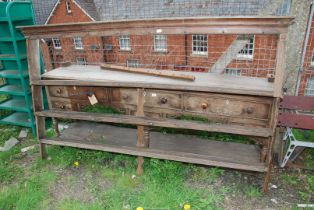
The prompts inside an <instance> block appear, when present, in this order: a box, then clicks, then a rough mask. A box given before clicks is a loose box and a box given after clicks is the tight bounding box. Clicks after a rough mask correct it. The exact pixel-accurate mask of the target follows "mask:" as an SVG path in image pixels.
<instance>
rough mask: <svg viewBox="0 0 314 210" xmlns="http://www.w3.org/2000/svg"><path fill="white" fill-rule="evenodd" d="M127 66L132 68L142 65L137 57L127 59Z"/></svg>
mask: <svg viewBox="0 0 314 210" xmlns="http://www.w3.org/2000/svg"><path fill="white" fill-rule="evenodd" d="M126 66H127V67H131V68H139V67H140V61H139V60H137V59H128V60H127V61H126Z"/></svg>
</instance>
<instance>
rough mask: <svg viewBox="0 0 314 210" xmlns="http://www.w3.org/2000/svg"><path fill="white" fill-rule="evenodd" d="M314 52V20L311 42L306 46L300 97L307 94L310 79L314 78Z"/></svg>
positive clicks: (313, 22)
mask: <svg viewBox="0 0 314 210" xmlns="http://www.w3.org/2000/svg"><path fill="white" fill-rule="evenodd" d="M313 52H314V18H313V21H312V23H311V30H310V36H309V40H308V43H307V46H306V53H305V59H304V64H303V72H302V75H301V80H300V86H299V92H298V94H299V95H304V94H305V89H306V86H307V82H308V79H309V78H311V77H314V65H312V64H311V60H312V56H313Z"/></svg>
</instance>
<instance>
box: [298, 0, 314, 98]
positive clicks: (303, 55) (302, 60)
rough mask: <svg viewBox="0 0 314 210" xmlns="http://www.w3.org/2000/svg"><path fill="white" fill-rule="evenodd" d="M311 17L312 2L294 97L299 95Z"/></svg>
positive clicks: (313, 4) (312, 10)
mask: <svg viewBox="0 0 314 210" xmlns="http://www.w3.org/2000/svg"><path fill="white" fill-rule="evenodd" d="M313 15H314V0H313V1H312V4H311V13H310V18H309V22H308V25H307V30H306V35H305V40H304V45H303V52H302V57H301V64H300V67H299V71H298V76H297V85H296V88H295V93H294V94H295V95H296V96H297V95H299V89H300V83H301V77H302V72H303V66H304V60H305V54H306V46H307V43H308V41H309V37H310V32H311V26H312V21H313Z"/></svg>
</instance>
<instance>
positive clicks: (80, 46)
mask: <svg viewBox="0 0 314 210" xmlns="http://www.w3.org/2000/svg"><path fill="white" fill-rule="evenodd" d="M73 41H74V47H75V49H77V50H82V49H84V47H83V42H82V38H81V37H75V38H74V39H73Z"/></svg>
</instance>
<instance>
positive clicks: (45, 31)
mask: <svg viewBox="0 0 314 210" xmlns="http://www.w3.org/2000/svg"><path fill="white" fill-rule="evenodd" d="M292 20H293V17H247V16H246V17H244V16H243V17H210V18H209V17H185V18H155V19H141V20H122V21H121V20H118V21H105V22H92V23H67V24H57V25H53V24H51V25H43V26H24V27H19V28H21V29H22V31H23V33H24V35H25V36H26V37H32V38H38V39H41V38H52V37H60V36H63V37H75V36H80V37H84V36H112V35H117V34H123V33H124V34H126V33H130V34H134V35H142V34H155V33H156V30H157V29H161V30H162V34H222V33H224V34H280V33H285V32H287V30H288V26H289V25H290V24H291V23H292Z"/></svg>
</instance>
